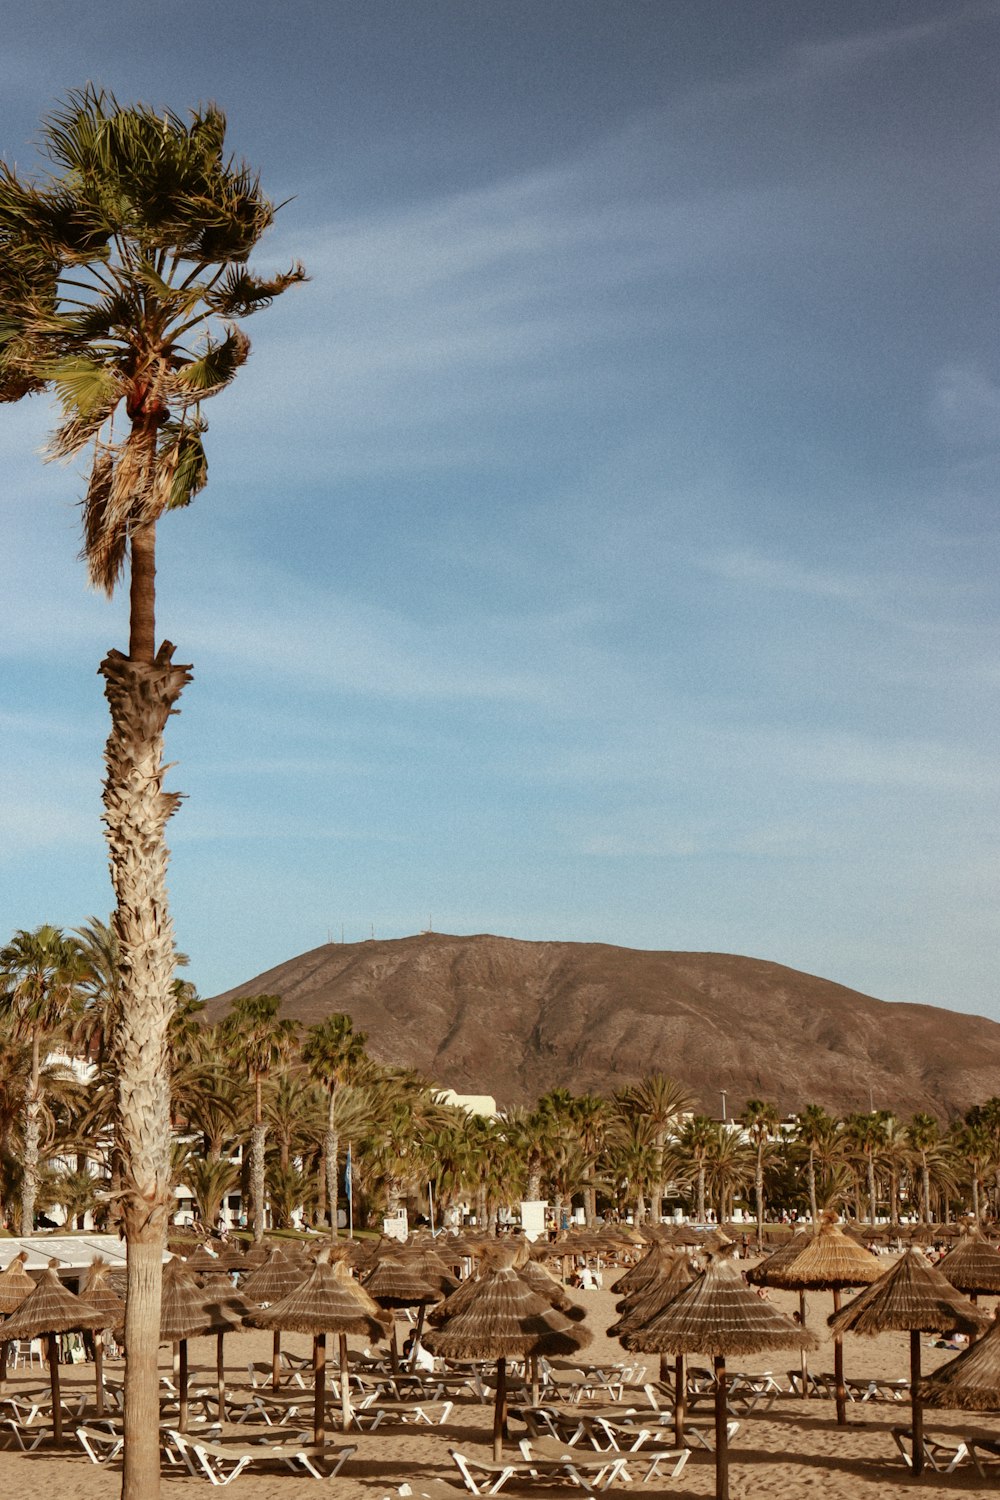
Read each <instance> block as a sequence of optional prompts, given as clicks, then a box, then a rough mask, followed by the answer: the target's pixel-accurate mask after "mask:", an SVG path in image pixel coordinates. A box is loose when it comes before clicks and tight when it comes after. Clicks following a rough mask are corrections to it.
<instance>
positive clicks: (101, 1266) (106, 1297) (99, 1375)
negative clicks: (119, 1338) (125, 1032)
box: [80, 1255, 125, 1417]
mask: <svg viewBox="0 0 1000 1500" xmlns="http://www.w3.org/2000/svg"><path fill="white" fill-rule="evenodd" d="M110 1270H111V1267H110V1266H109V1265H108V1262H107V1261H106V1260H105V1259H104V1258H103V1256H100V1255H98V1256H96V1257H95V1259H94V1260H92V1261H91V1263H90V1268H89V1270H88V1271H87V1274H86V1275H85V1276H84V1278H83V1283H82V1285H81V1287H80V1290H81V1292H82V1293H83V1295H84V1296H85V1297H86V1299H87V1301H88V1302H89V1303H90V1305H91V1307H96V1308H97V1310H98V1312H101V1313H103V1314H104V1322H103V1323H102V1324H101V1326H100V1328H96V1329H95V1330H94V1385H95V1390H96V1396H97V1415H98V1416H99V1417H103V1415H104V1330H105V1328H117V1327H118V1325H119V1324H120V1323H121V1322H123V1320H124V1318H125V1303H124V1302H123V1301H122V1299H121V1298H120V1297H119V1295H118V1293H117V1292H113V1291H112V1290H111V1287H110V1285H109V1283H108V1275H109V1272H110Z"/></svg>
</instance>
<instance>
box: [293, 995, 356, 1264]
mask: <svg viewBox="0 0 1000 1500" xmlns="http://www.w3.org/2000/svg"><path fill="white" fill-rule="evenodd" d="M366 1041H367V1037H366V1036H365V1033H364V1032H363V1031H355V1030H354V1023H353V1022H352V1020H351V1018H350V1016H348V1015H344V1014H343V1013H341V1014H339V1015H333V1016H327V1018H326V1020H325V1021H318V1022H317V1023H316V1025H315V1026H310V1028H309V1030H308V1031H307V1032H306V1039H305V1043H304V1045H303V1047H302V1061H303V1062H304V1063H305V1065H306V1067H307V1068H308V1069H309V1071H310V1073H311V1074H312V1076H313V1077H314V1078H315V1079H316V1081H317V1082H318V1083H321V1084H322V1085H323V1087H324V1088H325V1089H326V1093H327V1120H326V1140H325V1143H324V1149H325V1154H326V1199H327V1213H328V1214H329V1215H330V1238H331V1239H336V1238H337V1202H338V1196H337V1158H338V1155H339V1150H340V1141H339V1137H338V1131H337V1091H338V1089H339V1088H340V1087H341V1085H342V1084H345V1083H349V1082H352V1081H356V1080H357V1079H358V1078H359V1076H360V1075H361V1073H362V1072H363V1071H364V1067H365V1064H366V1062H367V1060H368V1059H367V1053H366V1052H365V1042H366Z"/></svg>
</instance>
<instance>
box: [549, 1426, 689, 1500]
mask: <svg viewBox="0 0 1000 1500" xmlns="http://www.w3.org/2000/svg"><path fill="white" fill-rule="evenodd" d="M519 1446H520V1449H521V1453H522V1455H523V1457H524V1458H525V1460H526V1461H527V1464H528V1472H529V1474H530V1476H531V1477H532V1478H538V1479H558V1478H565V1479H569V1480H572V1482H573V1483H574V1484H578V1485H579V1486H580V1488H581V1489H584V1490H586V1491H587V1493H588V1494H589V1495H597V1494H600V1493H601V1491H603V1490H606V1489H607V1488H608V1487H609V1486H610V1485H612V1484H613V1483H614V1481H615V1480H616V1479H621V1480H622V1481H623V1482H624V1483H625V1484H628V1483H629V1481H630V1480H631V1477H632V1476H631V1474H630V1473H629V1470H628V1466H627V1460H629V1459H631V1457H632V1455H631V1454H625V1453H619V1452H617V1451H612V1452H610V1453H595V1452H592V1451H591V1452H588V1451H587V1450H586V1449H583V1450H581V1449H580V1448H571V1447H570V1446H569V1445H568V1444H567V1443H559V1442H556V1441H554V1440H553V1439H552V1438H522V1439H521V1442H520V1444H519ZM660 1457H661V1455H659V1454H651V1455H650V1458H651V1460H652V1462H651V1463H650V1464H649V1466H648V1472H649V1474H652V1473H653V1472H654V1471H655V1470H656V1468H657V1467H658V1464H659V1460H660ZM687 1458H688V1455H687V1451H686V1450H685V1451H684V1455H683V1460H682V1462H681V1464H680V1468H683V1466H684V1463H686V1462H687ZM643 1467H644V1468H645V1467H646V1460H645V1459H643ZM647 1477H648V1475H647ZM661 1477H662V1476H661ZM668 1477H669V1476H668Z"/></svg>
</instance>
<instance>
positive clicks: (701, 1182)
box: [698, 1162, 705, 1224]
mask: <svg viewBox="0 0 1000 1500" xmlns="http://www.w3.org/2000/svg"><path fill="white" fill-rule="evenodd" d="M704 1222H705V1164H704V1162H700V1163H699V1165H698V1223H699V1224H704Z"/></svg>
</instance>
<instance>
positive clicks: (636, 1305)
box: [608, 1254, 694, 1446]
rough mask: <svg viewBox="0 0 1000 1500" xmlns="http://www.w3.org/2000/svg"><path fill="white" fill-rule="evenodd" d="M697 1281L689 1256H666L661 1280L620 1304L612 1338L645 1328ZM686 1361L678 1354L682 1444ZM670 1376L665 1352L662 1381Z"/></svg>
mask: <svg viewBox="0 0 1000 1500" xmlns="http://www.w3.org/2000/svg"><path fill="white" fill-rule="evenodd" d="M693 1280H694V1271H693V1269H692V1263H691V1261H690V1259H689V1258H688V1256H686V1255H683V1254H677V1255H674V1256H672V1257H664V1258H663V1260H662V1263H661V1270H660V1274H659V1276H658V1277H657V1279H656V1280H655V1281H651V1282H648V1283H647V1284H646V1285H645V1286H642V1287H640V1288H639V1290H638V1291H636V1292H633V1293H632V1295H631V1296H629V1297H626V1298H624V1299H623V1300H622V1301H621V1302H619V1303H618V1304H617V1310H618V1312H619V1313H620V1314H621V1316H620V1317H619V1319H618V1322H617V1323H615V1324H614V1325H613V1326H612V1327H611V1328H609V1329H608V1337H609V1338H621V1337H622V1335H623V1334H626V1333H633V1332H635V1331H636V1330H637V1329H639V1328H644V1327H645V1326H646V1324H647V1323H649V1322H651V1321H652V1319H653V1318H655V1317H656V1315H657V1314H658V1313H660V1312H662V1311H663V1309H664V1308H665V1307H666V1305H667V1303H668V1302H672V1301H673V1299H674V1298H675V1297H676V1296H678V1294H679V1293H680V1292H683V1291H684V1290H685V1288H687V1287H689V1286H690V1285H691V1283H692V1281H693ZM686 1361H687V1355H685V1354H676V1355H675V1356H674V1438H675V1440H676V1442H677V1444H678V1446H679V1445H680V1444H681V1443H683V1441H684V1418H685V1415H686V1405H687V1372H686V1370H685V1364H686ZM668 1378H669V1371H668V1369H667V1355H666V1353H661V1354H660V1380H661V1381H664V1382H666V1381H667V1380H668Z"/></svg>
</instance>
